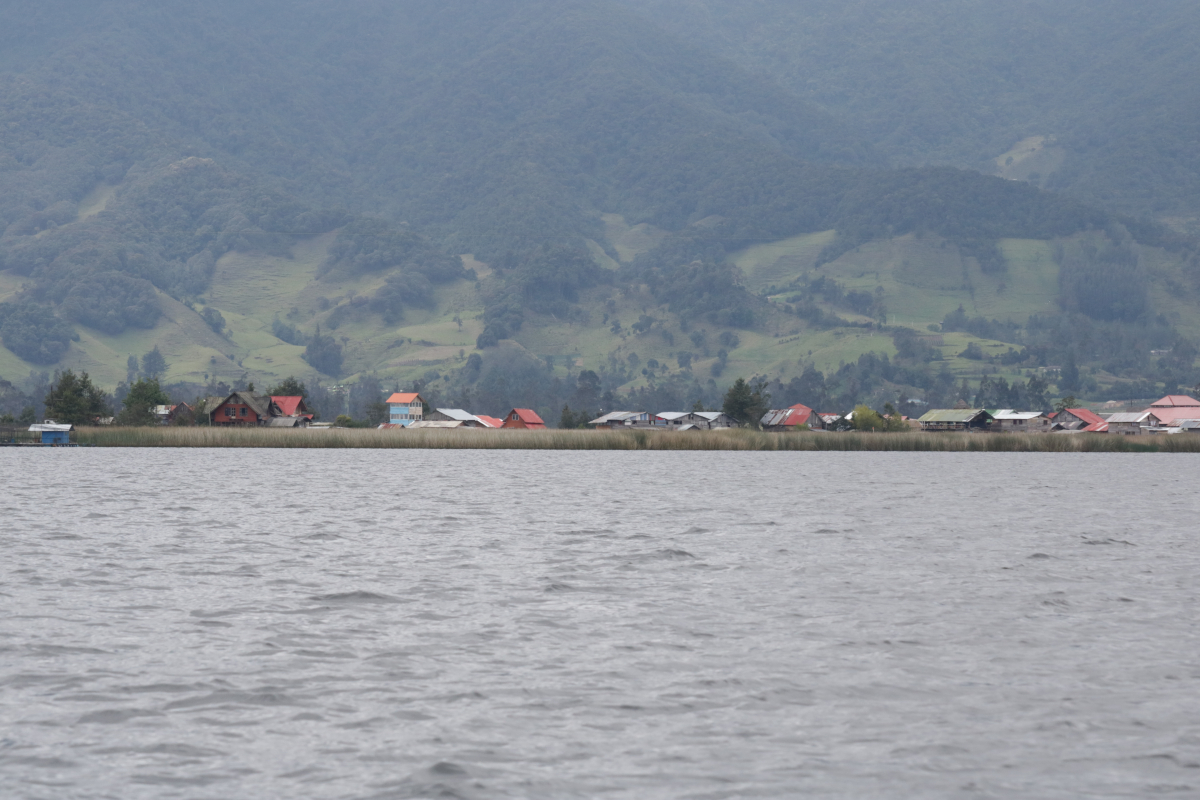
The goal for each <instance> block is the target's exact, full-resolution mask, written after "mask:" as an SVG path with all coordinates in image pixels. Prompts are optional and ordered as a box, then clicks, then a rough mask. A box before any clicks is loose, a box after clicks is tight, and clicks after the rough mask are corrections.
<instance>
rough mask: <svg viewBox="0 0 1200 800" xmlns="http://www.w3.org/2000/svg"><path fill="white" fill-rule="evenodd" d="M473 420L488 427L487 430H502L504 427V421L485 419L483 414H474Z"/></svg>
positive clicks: (493, 418) (494, 418) (491, 418)
mask: <svg viewBox="0 0 1200 800" xmlns="http://www.w3.org/2000/svg"><path fill="white" fill-rule="evenodd" d="M475 419H477V420H479V421H480V422H482V423H483V424H484V425H486V426H488V427H489V428H503V427H504V420H502V419H499V418H498V417H487V416H484V415H483V414H476V415H475Z"/></svg>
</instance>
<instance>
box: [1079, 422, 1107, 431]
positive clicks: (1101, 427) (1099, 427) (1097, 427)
mask: <svg viewBox="0 0 1200 800" xmlns="http://www.w3.org/2000/svg"><path fill="white" fill-rule="evenodd" d="M1081 430H1083V431H1084V432H1086V433H1108V423H1107V422H1105V421H1104V420H1100V421H1099V422H1093V423H1092V424H1091V425H1088V426H1087V427H1086V428H1082V429H1081Z"/></svg>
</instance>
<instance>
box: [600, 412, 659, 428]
mask: <svg viewBox="0 0 1200 800" xmlns="http://www.w3.org/2000/svg"><path fill="white" fill-rule="evenodd" d="M653 424H654V419H652V418H651V416H650V414H649V413H647V412H645V411H610V412H608V413H607V414H603V415H601V416H599V417H596V418H595V419H594V420H592V421H591V422H589V423H588V425H594V426H595V427H596V428H597V429H600V428H608V429H610V430H614V429H624V428H635V427H636V428H646V427H649V426H651V425H653ZM664 424H665V423H664Z"/></svg>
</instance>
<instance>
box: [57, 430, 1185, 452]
mask: <svg viewBox="0 0 1200 800" xmlns="http://www.w3.org/2000/svg"><path fill="white" fill-rule="evenodd" d="M77 436H78V441H79V443H80V444H85V445H92V446H96V447H257V448H314V447H315V448H374V449H433V450H755V451H783V450H809V451H816V450H834V451H856V450H863V451H912V452H956V453H961V452H1004V453H1132V452H1161V453H1200V436H1187V435H1181V436H1162V437H1138V438H1136V439H1131V438H1129V437H1124V436H1109V435H1101V434H1095V435H1089V434H1079V435H1070V436H1060V435H1055V434H1041V435H1036V434H1034V435H1021V434H1007V433H1005V434H953V433H951V434H936V433H784V434H779V433H762V432H760V431H750V430H721V431H696V432H691V433H677V432H676V433H672V432H668V431H649V430H639V431H559V430H547V431H515V430H514V431H507V430H479V429H464V430H420V431H405V430H387V431H380V430H374V429H352V428H334V429H320V430H272V429H269V428H248V429H239V428H154V427H152V428H81V429H80V430H79V431H78V432H77Z"/></svg>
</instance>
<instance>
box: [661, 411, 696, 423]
mask: <svg viewBox="0 0 1200 800" xmlns="http://www.w3.org/2000/svg"><path fill="white" fill-rule="evenodd" d="M691 413H692V412H691V411H661V412H659V413H658V414H655V415H654V416H656V417H658V418H659V419H661V420H666V421H667V422H670V421H671V420H673V419H682V418H683V417H686V416H688V415H689V414H691Z"/></svg>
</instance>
